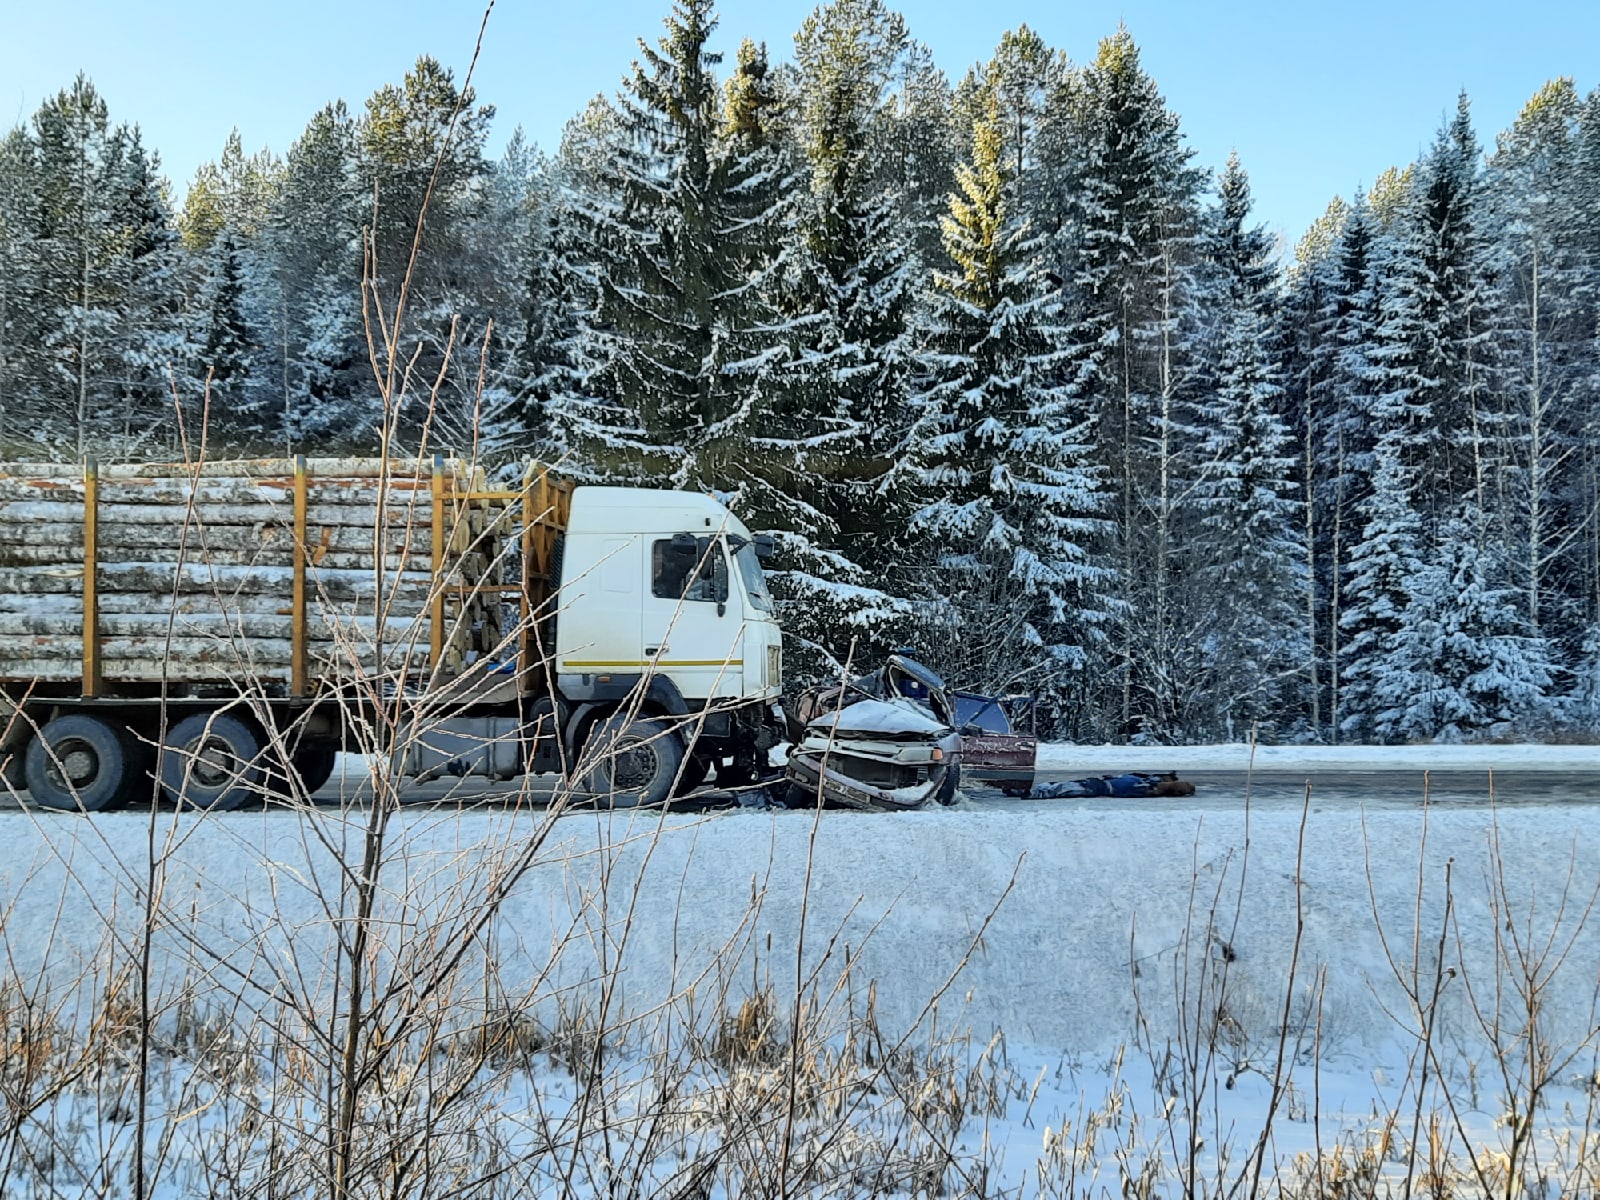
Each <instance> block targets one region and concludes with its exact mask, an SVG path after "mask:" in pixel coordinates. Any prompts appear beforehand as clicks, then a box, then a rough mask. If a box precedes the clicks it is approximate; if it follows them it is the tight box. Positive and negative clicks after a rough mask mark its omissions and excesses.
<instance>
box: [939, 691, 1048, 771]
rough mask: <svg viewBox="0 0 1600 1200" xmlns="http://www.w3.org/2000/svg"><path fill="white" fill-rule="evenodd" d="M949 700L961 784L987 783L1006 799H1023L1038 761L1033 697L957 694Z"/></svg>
mask: <svg viewBox="0 0 1600 1200" xmlns="http://www.w3.org/2000/svg"><path fill="white" fill-rule="evenodd" d="M949 696H950V702H951V708H952V710H953V712H954V717H955V722H954V723H955V727H956V732H957V733H959V734H960V735H961V779H962V782H963V784H969V785H970V784H989V785H991V786H993V787H998V788H999V789H1000V790H1001V791H1003V792H1005V793H1006V794H1007V795H1008V796H1025V795H1027V793H1028V792H1029V791H1030V790H1031V789H1032V787H1033V780H1034V773H1035V771H1036V769H1037V765H1038V759H1039V737H1038V731H1037V728H1036V725H1035V705H1034V699H1033V697H1032V696H983V695H979V694H978V693H976V692H957V691H952V692H950V693H949Z"/></svg>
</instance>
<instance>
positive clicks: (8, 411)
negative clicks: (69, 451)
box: [0, 129, 52, 454]
mask: <svg viewBox="0 0 1600 1200" xmlns="http://www.w3.org/2000/svg"><path fill="white" fill-rule="evenodd" d="M40 219H41V214H40V211H39V178H38V166H37V159H36V151H35V147H34V144H33V141H32V140H31V139H30V138H29V137H28V135H27V133H26V132H25V131H24V130H21V129H13V130H12V131H11V132H10V133H8V134H6V135H5V137H4V138H0V453H8V452H9V453H18V452H19V449H20V447H21V446H22V444H23V442H24V441H25V440H26V441H34V442H35V445H37V444H38V443H40V442H43V443H46V444H47V443H48V441H49V437H50V429H51V425H52V422H51V421H50V420H49V419H48V418H49V413H48V410H47V408H46V406H45V403H44V397H45V387H46V385H45V375H46V373H47V371H48V369H49V367H48V363H47V362H46V360H45V359H44V357H43V355H42V354H41V352H40V351H41V345H42V342H43V338H44V331H43V329H42V328H41V322H40V295H39V286H40V282H41V281H40V263H39V251H40V246H39V237H40ZM30 452H31V453H34V454H37V453H38V451H37V450H36V449H31V450H30Z"/></svg>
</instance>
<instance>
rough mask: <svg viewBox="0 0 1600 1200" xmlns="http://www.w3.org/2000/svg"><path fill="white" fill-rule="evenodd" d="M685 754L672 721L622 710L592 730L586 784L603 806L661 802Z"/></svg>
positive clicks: (583, 773)
mask: <svg viewBox="0 0 1600 1200" xmlns="http://www.w3.org/2000/svg"><path fill="white" fill-rule="evenodd" d="M683 759H684V746H683V739H682V738H681V737H679V736H678V733H677V731H676V730H674V729H673V728H672V727H671V726H670V725H668V724H667V722H665V721H661V720H657V719H654V718H650V717H632V718H630V717H628V716H626V715H625V714H622V713H618V714H617V715H616V716H613V717H608V718H606V719H605V720H604V721H601V722H600V723H599V724H597V725H596V726H595V727H594V728H593V729H592V730H591V731H590V733H589V738H588V740H587V742H585V744H584V762H583V765H582V766H580V769H579V772H578V778H579V780H580V781H581V782H580V787H581V788H582V790H583V791H584V792H586V793H588V795H589V797H590V798H591V799H592V800H593V801H594V802H595V803H596V804H598V805H601V806H602V807H607V808H634V807H637V806H639V805H647V804H661V803H663V802H664V801H666V800H667V798H668V797H669V796H671V795H672V785H673V783H674V782H675V781H676V780H677V778H678V772H679V767H681V766H682V764H683Z"/></svg>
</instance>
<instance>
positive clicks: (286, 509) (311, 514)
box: [0, 459, 516, 683]
mask: <svg viewBox="0 0 1600 1200" xmlns="http://www.w3.org/2000/svg"><path fill="white" fill-rule="evenodd" d="M438 464H439V465H438V468H437V469H438V470H439V472H440V474H441V475H442V478H441V479H438V480H436V478H435V470H436V464H435V463H428V462H423V463H418V462H414V461H389V462H385V461H383V460H378V459H310V460H301V464H300V465H301V467H302V469H303V471H304V473H305V503H304V508H305V516H304V528H305V547H304V551H303V553H302V554H301V555H299V556H298V561H300V562H301V563H302V564H303V567H302V568H301V570H302V575H301V579H302V580H303V583H302V585H301V586H300V587H298V588H297V587H296V562H297V555H296V553H295V527H296V517H295V487H296V482H295V471H296V463H295V462H293V461H289V460H283V459H265V460H252V461H245V462H215V463H205V464H201V465H199V466H193V465H185V464H182V463H177V464H162V465H141V466H102V467H99V468H98V469H95V470H94V471H93V473H94V476H95V479H94V482H93V483H92V484H91V483H90V482H88V480H87V475H88V473H89V472H87V471H86V470H85V468H83V467H80V466H75V465H71V466H69V465H59V464H39V463H0V679H11V680H38V681H41V682H47V681H57V682H65V681H72V680H77V679H79V678H80V677H84V678H87V677H88V673H89V667H88V666H87V665H86V658H87V656H88V654H89V653H91V652H90V651H86V639H85V637H84V579H85V573H86V570H89V569H93V570H94V572H95V574H94V580H95V587H94V589H93V592H94V594H93V596H92V599H91V602H92V604H93V605H94V607H95V608H96V609H97V611H98V621H97V637H96V638H94V639H91V640H92V641H93V643H94V649H93V651H92V653H93V654H94V655H96V656H97V661H95V662H94V670H95V671H96V672H97V673H98V677H99V678H100V679H103V680H106V681H110V682H135V683H137V682H145V683H151V682H159V681H167V682H197V681H202V680H209V681H214V682H217V683H222V682H225V681H229V680H231V681H233V682H235V683H241V682H247V681H250V680H265V681H279V682H283V683H288V682H289V681H290V680H291V679H292V678H295V675H296V673H295V670H294V667H295V649H296V647H295V641H296V626H297V624H298V623H300V622H303V626H302V628H303V630H304V632H303V635H302V638H303V645H304V651H303V655H304V656H303V658H302V661H301V671H300V673H299V674H300V677H301V682H302V683H303V682H304V680H305V679H307V678H309V679H313V680H315V679H321V680H324V681H328V680H338V679H347V678H351V677H355V676H364V675H370V674H372V673H373V672H377V671H383V672H397V673H400V674H413V673H420V672H427V671H429V670H431V669H432V668H433V667H434V665H435V660H437V665H438V668H439V669H440V670H441V671H443V672H444V673H446V674H453V673H455V672H458V671H459V670H461V669H462V668H463V667H464V666H465V665H466V664H467V663H469V662H471V661H473V660H474V659H476V658H478V657H480V656H485V655H487V656H490V657H502V656H504V657H511V656H514V655H515V653H516V647H515V646H514V645H512V646H506V645H505V644H504V640H503V630H504V628H505V625H504V623H503V620H502V611H503V610H502V604H501V602H502V600H503V598H504V597H503V596H502V594H501V592H500V590H499V589H498V588H497V586H496V585H497V584H498V582H499V581H500V580H501V578H502V577H506V578H514V577H515V573H514V569H512V564H508V563H507V562H506V561H505V557H504V556H505V555H506V554H508V553H514V552H515V550H516V537H515V536H514V530H513V529H512V528H511V527H510V526H511V522H510V521H509V520H508V511H509V510H508V508H507V506H506V504H505V503H504V495H503V494H501V497H500V499H498V500H497V499H495V497H494V496H493V495H492V494H491V495H475V494H474V493H485V492H487V491H488V488H487V481H486V480H485V478H484V475H483V472H482V471H481V469H479V468H477V467H475V466H468V465H467V464H464V463H461V462H459V461H455V460H449V459H445V460H438ZM86 498H87V499H88V500H90V501H92V503H86ZM436 515H439V516H442V522H441V523H440V526H441V527H440V530H439V536H438V537H436V536H435V528H434V526H435V519H436ZM436 547H440V548H442V550H443V553H442V555H441V559H440V561H439V562H438V563H435V562H434V551H435V548H436ZM380 554H381V556H382V563H381V568H380V566H379V563H378V561H377V559H378V556H379V555H380ZM91 557H92V558H93V560H94V562H93V563H92V564H90V562H89V559H90V558H91ZM297 595H298V596H300V597H301V598H302V600H301V604H300V605H299V606H297V605H296V596H297ZM302 609H303V611H301V610H302ZM380 648H381V649H380ZM380 660H381V661H380Z"/></svg>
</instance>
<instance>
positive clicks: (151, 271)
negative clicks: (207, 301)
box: [33, 75, 187, 457]
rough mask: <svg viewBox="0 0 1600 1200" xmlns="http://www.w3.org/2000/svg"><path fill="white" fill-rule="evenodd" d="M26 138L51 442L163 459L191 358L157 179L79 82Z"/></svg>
mask: <svg viewBox="0 0 1600 1200" xmlns="http://www.w3.org/2000/svg"><path fill="white" fill-rule="evenodd" d="M33 128H34V134H35V141H36V146H37V153H38V158H37V163H38V180H39V237H38V239H37V242H36V246H37V251H38V257H37V263H38V276H37V279H38V292H37V297H38V301H37V302H38V306H39V310H38V311H39V315H40V318H41V324H42V325H43V328H44V339H43V349H44V351H45V353H46V354H47V355H48V356H49V358H50V360H51V364H52V368H53V369H52V370H51V371H50V373H49V374H48V375H47V376H45V377H44V378H42V379H41V380H40V389H39V391H40V401H41V407H42V408H43V410H44V411H43V414H42V415H43V416H44V418H45V420H46V421H47V422H48V425H47V428H48V429H49V430H50V431H51V432H50V435H49V436H50V437H51V438H52V439H54V440H56V441H57V443H58V444H59V445H61V446H62V447H63V448H64V449H67V450H68V451H69V452H70V453H71V454H73V455H75V456H79V457H81V456H83V455H86V454H89V453H91V452H97V451H98V452H101V453H105V452H108V451H112V450H116V449H123V450H125V451H126V452H129V453H135V452H140V451H143V452H145V453H150V452H152V451H153V449H155V448H157V447H159V448H161V449H164V450H165V449H170V448H171V446H172V437H173V427H172V424H171V422H170V421H164V420H160V419H159V417H160V415H162V414H165V413H170V412H171V396H170V393H169V387H168V380H169V379H170V378H171V375H172V373H173V371H174V369H175V368H181V366H182V363H183V362H184V361H185V358H186V354H187V348H186V347H185V345H184V338H183V334H182V304H181V288H180V287H178V286H177V280H176V277H175V276H176V269H177V247H176V234H175V232H174V231H173V228H172V220H171V214H170V213H169V212H168V210H167V207H166V203H165V200H164V199H163V196H162V191H161V180H160V179H159V177H158V176H157V175H156V174H155V170H154V167H153V164H152V163H151V162H150V160H149V158H148V157H147V155H146V154H145V151H144V147H143V145H142V144H141V142H140V140H139V137H138V134H137V132H136V131H134V130H132V129H130V128H128V127H127V126H125V125H113V124H112V123H111V120H110V115H109V112H108V110H107V107H106V103H105V101H104V100H103V99H102V98H101V97H100V95H99V94H98V93H97V92H96V91H95V88H94V85H93V84H91V83H90V82H89V80H88V79H87V78H86V77H85V76H82V75H80V76H78V78H77V79H76V81H74V83H73V85H72V86H71V87H70V88H66V89H64V90H63V91H61V92H60V93H59V94H57V95H56V96H54V97H52V98H50V99H49V100H47V101H45V103H44V104H43V105H41V106H40V108H39V111H38V112H37V113H35V114H34V118H33Z"/></svg>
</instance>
